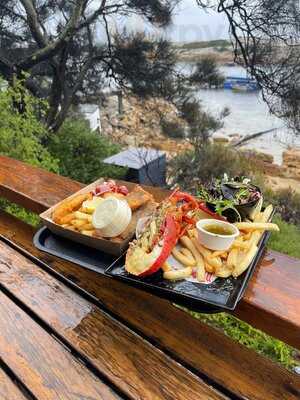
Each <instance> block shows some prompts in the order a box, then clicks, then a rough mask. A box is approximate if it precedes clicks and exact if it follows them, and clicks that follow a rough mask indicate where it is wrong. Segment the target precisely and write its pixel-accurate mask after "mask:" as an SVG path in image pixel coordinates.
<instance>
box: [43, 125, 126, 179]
mask: <svg viewBox="0 0 300 400" xmlns="http://www.w3.org/2000/svg"><path fill="white" fill-rule="evenodd" d="M48 150H49V152H50V153H51V154H52V156H53V157H55V158H57V159H58V160H59V168H60V173H61V174H62V175H64V176H68V177H70V178H72V179H75V180H77V181H80V182H83V183H90V182H92V181H94V180H96V179H97V178H99V177H101V176H104V177H105V176H107V177H112V178H122V177H124V174H125V173H126V169H124V168H120V167H114V166H109V165H105V164H103V163H102V160H103V159H104V158H106V157H109V156H111V155H113V154H115V153H117V152H118V151H120V147H119V146H118V145H116V144H113V143H111V142H110V141H109V140H108V139H107V138H105V137H103V136H100V135H99V133H96V132H92V131H91V130H90V128H89V127H88V124H87V122H86V121H84V120H82V119H72V120H71V119H68V120H66V121H65V122H64V124H63V126H62V127H61V129H60V130H59V132H58V133H57V134H55V135H53V136H52V137H50V139H49V143H48Z"/></svg>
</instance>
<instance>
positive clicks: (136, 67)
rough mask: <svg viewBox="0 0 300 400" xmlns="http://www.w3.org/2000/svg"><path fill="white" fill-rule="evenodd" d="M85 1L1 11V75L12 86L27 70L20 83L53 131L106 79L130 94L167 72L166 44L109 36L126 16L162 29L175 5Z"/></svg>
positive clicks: (25, 4) (168, 0)
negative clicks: (40, 103)
mask: <svg viewBox="0 0 300 400" xmlns="http://www.w3.org/2000/svg"><path fill="white" fill-rule="evenodd" d="M90 3H91V2H89V1H86V0H74V1H72V2H70V1H53V0H39V1H33V0H26V1H23V0H12V1H8V2H6V5H5V7H1V8H0V74H1V75H2V76H3V77H4V78H5V79H6V80H7V81H8V82H12V81H13V78H14V76H17V77H18V78H19V77H20V76H21V74H22V73H23V71H25V72H27V74H28V75H27V78H26V81H25V82H24V84H25V85H26V86H27V88H28V89H30V90H31V91H32V93H34V94H35V95H37V96H42V97H43V98H46V99H47V100H48V103H49V109H48V112H47V126H48V127H49V128H50V130H51V131H53V132H57V130H58V129H59V128H60V126H61V124H62V123H63V121H64V120H65V118H66V117H67V114H68V110H69V109H70V107H71V105H72V104H74V103H75V102H78V98H79V97H82V96H85V97H86V98H88V97H91V96H92V97H96V96H98V97H99V90H101V87H103V86H105V85H107V84H108V81H109V80H111V79H112V80H113V81H114V85H115V84H117V85H121V86H122V84H123V83H125V84H126V83H128V81H130V82H131V83H132V82H134V85H133V86H134V87H133V89H135V90H137V91H138V92H139V93H144V91H145V87H144V86H145V85H150V83H151V84H152V85H150V86H151V88H152V90H154V81H155V79H157V77H158V78H159V79H164V75H165V73H166V71H167V68H168V64H167V62H166V61H167V60H168V55H169V54H171V49H168V46H169V45H168V44H167V42H166V41H164V40H158V41H157V40H150V39H148V40H141V35H140V34H136V35H135V34H132V35H129V36H125V35H121V36H119V35H116V37H114V35H113V34H112V31H113V30H115V21H116V20H117V19H118V18H120V17H122V18H123V17H124V16H125V17H130V16H132V15H139V16H140V17H142V18H144V19H146V20H147V21H148V22H149V23H150V24H151V25H153V26H156V27H159V28H161V27H165V26H167V25H168V24H170V22H171V17H172V11H173V9H174V7H175V5H176V4H177V3H178V0H151V1H145V0H121V1H118V2H108V1H105V0H104V1H103V0H102V1H99V2H95V4H93V5H91V4H90ZM99 32H101V33H100V35H99ZM127 39H128V40H127ZM126 41H127V43H126ZM160 59H161V60H162V61H163V62H159V60H160ZM127 63H128V65H127ZM169 72H171V71H169ZM135 73H136V75H135V76H134V78H135V79H132V78H133V75H132V74H135ZM160 74H161V75H160ZM139 79H140V80H141V82H140V83H138V80H139ZM147 79H148V81H147Z"/></svg>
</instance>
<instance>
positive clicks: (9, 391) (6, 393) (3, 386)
mask: <svg viewBox="0 0 300 400" xmlns="http://www.w3.org/2000/svg"><path fill="white" fill-rule="evenodd" d="M0 399H1V400H28V398H26V397H25V396H24V394H23V393H22V392H21V390H20V389H19V388H18V387H17V386H16V384H15V383H14V382H13V381H12V380H11V379H10V377H9V376H7V374H6V373H5V372H4V371H3V369H1V368H0Z"/></svg>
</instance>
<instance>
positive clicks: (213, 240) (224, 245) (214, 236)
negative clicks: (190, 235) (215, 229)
mask: <svg viewBox="0 0 300 400" xmlns="http://www.w3.org/2000/svg"><path fill="white" fill-rule="evenodd" d="M212 225H213V226H219V227H220V228H223V229H224V228H225V229H226V230H228V231H230V232H232V233H231V234H229V235H221V234H218V233H212V232H208V231H207V230H206V229H205V227H209V226H212ZM196 228H197V231H198V241H199V243H201V244H202V245H203V246H205V247H207V248H208V249H210V250H215V251H226V250H228V249H229V248H230V247H231V246H232V244H233V242H234V240H235V239H236V238H237V237H238V236H239V234H240V231H239V230H238V228H237V227H236V226H235V225H233V224H230V223H229V222H225V221H220V220H217V219H201V220H200V221H198V222H197V224H196Z"/></svg>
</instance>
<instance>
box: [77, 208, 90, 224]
mask: <svg viewBox="0 0 300 400" xmlns="http://www.w3.org/2000/svg"><path fill="white" fill-rule="evenodd" d="M74 216H75V218H76V219H80V220H83V221H88V222H92V216H91V215H89V214H85V213H83V212H80V211H75V212H74Z"/></svg>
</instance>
